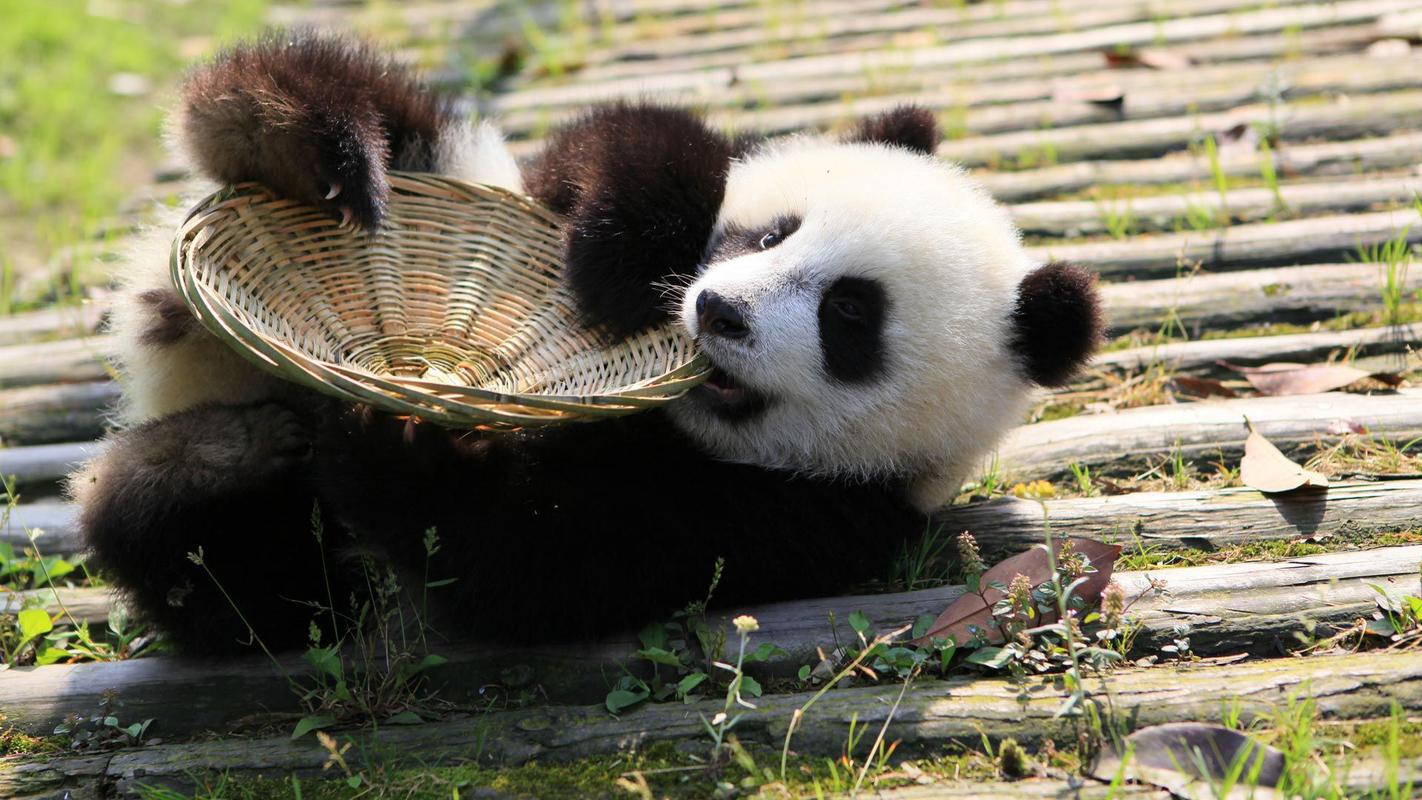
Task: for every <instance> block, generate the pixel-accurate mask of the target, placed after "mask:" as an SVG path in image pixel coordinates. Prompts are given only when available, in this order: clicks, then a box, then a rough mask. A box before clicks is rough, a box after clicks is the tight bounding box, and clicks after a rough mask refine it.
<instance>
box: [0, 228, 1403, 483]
mask: <svg viewBox="0 0 1422 800" xmlns="http://www.w3.org/2000/svg"><path fill="white" fill-rule="evenodd" d="M1264 227H1265V228H1269V229H1274V228H1277V227H1278V226H1275V225H1269V226H1264ZM1417 230H1418V231H1419V235H1422V226H1418V228H1417ZM1126 249H1127V251H1129V248H1126ZM1049 251H1050V254H1051V255H1054V256H1058V255H1060V253H1059V252H1058V249H1057V248H1050V249H1049ZM1044 255H1045V253H1044ZM1109 257H1111V256H1110V255H1109V254H1108V256H1107V258H1109ZM1108 266H1111V265H1110V264H1108ZM1379 285H1380V278H1379V275H1378V268H1377V267H1376V266H1375V265H1370V264H1361V263H1352V264H1334V265H1316V266H1306V267H1288V268H1278V269H1263V270H1249V271H1240V272H1230V273H1223V274H1206V275H1196V276H1191V277H1186V278H1170V279H1164V280H1157V281H1131V282H1125V283H1115V284H1107V285H1104V286H1102V295H1103V298H1104V300H1105V303H1106V308H1107V320H1108V325H1109V328H1110V330H1111V331H1112V332H1113V333H1121V332H1125V331H1129V330H1132V329H1135V328H1140V327H1147V328H1153V327H1156V326H1158V325H1159V324H1160V323H1161V321H1162V320H1164V319H1165V318H1166V317H1167V316H1168V315H1174V317H1175V318H1177V319H1179V320H1181V321H1182V322H1183V323H1184V324H1185V325H1186V326H1187V328H1188V329H1190V330H1191V331H1192V332H1193V333H1194V334H1196V335H1198V333H1199V332H1200V331H1202V330H1206V329H1213V328H1230V327H1237V326H1240V325H1246V324H1252V323H1259V322H1300V323H1307V322H1312V321H1314V320H1319V319H1326V318H1329V317H1332V316H1336V315H1337V314H1338V313H1341V312H1345V311H1355V310H1362V309H1374V308H1379V307H1381V305H1382V299H1381V295H1380V291H1379ZM1406 288H1407V291H1414V290H1416V289H1419V288H1422V272H1419V271H1418V270H1413V271H1411V272H1410V273H1409V274H1408V275H1407V277H1406ZM1220 346H1224V345H1223V344H1221V345H1220ZM100 387H107V388H100ZM15 392H16V393H18V394H19V397H20V398H21V399H25V398H29V400H30V403H28V404H21V405H17V406H15V407H12V408H9V407H5V406H0V434H3V433H6V432H10V433H11V435H14V434H15V433H19V434H20V435H19V436H17V439H18V440H19V441H27V440H28V441H45V440H49V441H55V440H61V439H76V438H85V437H86V435H87V436H88V437H93V436H97V435H98V434H99V433H101V432H102V430H103V424H102V420H101V419H100V416H99V415H100V413H101V412H102V411H103V410H104V409H105V408H106V407H107V406H108V405H109V404H111V403H112V402H113V400H114V399H116V393H117V390H116V388H114V387H113V386H112V385H109V384H79V385H76V386H75V387H70V388H68V389H65V388H40V387H36V388H33V389H24V390H15ZM73 392H77V393H78V395H79V396H78V398H77V400H75V401H74V404H73V406H70V407H69V409H68V410H66V409H65V406H64V405H63V403H61V402H60V401H59V400H56V399H55V398H56V396H58V397H59V398H60V399H63V398H66V397H71V394H70V393H73ZM8 394H10V393H7V392H0V399H3V397H4V396H6V395H8ZM86 397H87V398H89V399H88V400H87V401H86V400H85V398H86ZM36 431H38V433H39V434H40V436H38V437H37V436H36ZM46 431H48V432H46ZM6 452H7V451H3V450H0V471H4V470H11V471H15V470H13V468H11V467H7V455H6ZM10 452H12V453H14V455H15V456H20V454H19V452H18V450H12V451H10ZM74 455H75V456H76V457H77V456H79V455H80V454H79V453H75V454H74ZM20 457H23V456H20ZM53 477H57V476H53ZM37 479H44V478H37Z"/></svg>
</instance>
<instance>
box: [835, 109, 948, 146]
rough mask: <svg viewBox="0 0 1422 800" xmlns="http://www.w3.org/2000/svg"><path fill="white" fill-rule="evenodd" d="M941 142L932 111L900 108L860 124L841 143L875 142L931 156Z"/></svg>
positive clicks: (869, 118)
mask: <svg viewBox="0 0 1422 800" xmlns="http://www.w3.org/2000/svg"><path fill="white" fill-rule="evenodd" d="M942 138H943V137H942V136H941V135H939V133H938V120H937V119H935V118H934V116H933V112H932V111H929V110H928V109H926V108H923V107H922V106H915V105H902V106H899V107H898V108H895V109H893V110H892V111H886V112H884V113H883V114H877V115H875V116H872V117H866V118H865V119H862V120H860V121H859V124H858V125H855V126H854V129H853V130H852V131H851V132H850V133H849V134H848V135H847V136H845V138H844V140H845V141H847V142H877V143H879V144H888V145H894V146H895V147H904V148H907V149H909V150H913V151H915V152H918V153H923V154H924V155H933V153H934V152H935V151H936V150H937V149H938V142H939V141H940V140H941V139H942Z"/></svg>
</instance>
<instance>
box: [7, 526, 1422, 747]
mask: <svg viewBox="0 0 1422 800" xmlns="http://www.w3.org/2000/svg"><path fill="white" fill-rule="evenodd" d="M1033 536H1034V537H1035V538H1036V539H1040V538H1041V535H1040V525H1039V528H1038V531H1037V532H1036V533H1035V534H1033ZM981 540H982V541H983V542H984V543H985V544H986V543H988V542H989V538H988V535H987V534H985V533H984V534H981ZM1025 546H1031V543H1030V542H1028V543H1026V545H1025ZM1419 559H1422V546H1415V547H1395V548H1385V549H1380V550H1371V551H1366V552H1341V553H1328V554H1322V555H1316V556H1306V557H1302V558H1294V559H1290V560H1288V561H1285V562H1276V563H1253V564H1230V565H1218V566H1206V567H1189V568H1182V569H1171V570H1157V571H1154V572H1152V573H1129V572H1123V573H1120V574H1119V575H1118V576H1117V578H1116V580H1117V582H1118V583H1120V584H1121V585H1122V587H1123V589H1125V591H1126V593H1127V596H1128V597H1130V598H1136V597H1138V596H1140V595H1142V594H1144V593H1145V590H1146V588H1147V587H1148V585H1149V582H1150V579H1151V577H1158V578H1164V579H1165V580H1167V581H1168V582H1169V590H1170V593H1169V595H1167V596H1149V597H1145V598H1143V599H1141V600H1139V601H1138V602H1137V603H1136V604H1135V606H1133V613H1134V614H1135V615H1136V616H1137V618H1138V620H1139V622H1140V625H1141V632H1140V634H1139V637H1138V641H1139V642H1141V643H1142V645H1143V646H1144V647H1146V648H1150V649H1148V650H1142V651H1141V652H1142V653H1144V652H1151V651H1152V650H1153V648H1154V647H1155V646H1156V644H1158V643H1162V642H1165V641H1168V639H1169V638H1171V637H1172V636H1174V635H1175V634H1174V629H1175V627H1176V626H1177V625H1179V624H1189V625H1191V626H1192V628H1193V631H1192V633H1191V643H1192V647H1193V649H1194V650H1195V652H1197V653H1199V654H1203V655H1210V654H1218V653H1236V652H1249V653H1255V654H1273V653H1275V652H1277V651H1278V648H1279V647H1280V646H1281V643H1282V644H1288V643H1289V642H1290V640H1291V637H1292V634H1293V633H1294V632H1302V631H1304V630H1306V629H1307V626H1309V625H1310V623H1312V624H1313V625H1316V626H1318V629H1319V630H1320V631H1324V632H1326V631H1328V630H1329V629H1330V628H1331V627H1342V626H1345V625H1347V624H1348V623H1350V622H1351V621H1352V620H1353V619H1354V618H1356V617H1357V616H1359V615H1360V614H1363V613H1365V612H1366V611H1368V610H1370V609H1371V608H1372V597H1373V596H1374V595H1373V593H1372V590H1371V589H1370V588H1369V586H1368V584H1370V583H1377V582H1389V581H1391V582H1394V583H1399V582H1405V581H1409V580H1415V577H1416V573H1417V564H1418V560H1419ZM963 591H964V589H963V587H961V586H944V587H941V588H937V589H927V590H922V591H916V592H905V593H900V594H887V595H866V596H858V597H841V598H825V599H817V600H802V601H794V602H786V603H776V604H771V605H764V606H758V607H753V608H745V609H736V610H729V611H721V612H716V613H715V614H713V616H712V618H711V620H710V623H711V624H712V625H713V627H720V628H724V629H727V630H730V629H731V627H732V626H731V620H732V619H733V618H734V617H736V616H738V615H740V614H750V615H752V616H754V617H756V619H757V620H758V621H759V623H760V632H759V633H758V634H757V638H758V640H759V641H766V642H773V643H775V644H776V645H777V646H779V647H781V648H782V649H784V650H785V651H786V655H785V656H782V657H778V658H776V659H773V660H772V661H771V662H770V663H769V665H768V666H767V667H765V668H763V669H762V670H761V671H760V672H758V673H757V674H760V675H762V676H764V675H778V676H786V677H788V676H791V675H794V674H795V672H796V671H797V670H798V668H799V667H800V665H802V664H807V663H808V664H813V663H816V662H817V661H818V655H817V653H818V651H819V650H821V649H823V650H825V651H826V652H828V651H829V650H832V649H833V648H834V647H835V646H836V641H839V642H843V641H853V640H854V637H855V634H854V632H853V630H852V629H850V628H849V627H848V624H847V623H846V622H845V620H846V619H847V618H848V617H849V615H850V614H851V613H853V612H855V611H860V612H863V613H864V614H865V615H867V616H868V617H869V618H870V619H871V620H872V621H874V623H875V624H876V625H878V626H879V627H880V629H882V630H890V629H893V628H896V627H899V626H900V625H902V624H906V623H909V622H912V621H913V620H914V619H916V618H917V617H919V616H921V615H924V614H930V615H935V614H937V613H939V612H940V611H942V610H943V609H944V608H946V607H947V606H948V604H949V603H951V602H952V601H953V600H955V599H956V598H958V597H959V596H961V595H962V594H963ZM831 617H833V618H834V619H835V620H837V622H836V623H835V624H832V623H831V622H830V619H831ZM638 647H639V645H638V643H637V640H636V637H635V636H632V635H626V636H620V637H611V638H609V639H608V640H605V641H602V642H595V643H587V644H576V643H574V644H562V645H556V644H553V645H532V646H526V647H522V648H510V647H504V646H498V645H477V644H463V645H453V646H451V647H449V648H440V651H439V652H440V654H441V655H443V656H445V657H447V658H448V659H449V663H448V664H446V665H445V666H444V667H442V668H441V669H440V671H439V672H438V673H437V676H436V680H437V683H436V685H439V686H441V687H442V688H441V690H440V696H441V697H442V698H443V699H445V700H448V701H451V702H456V703H462V702H476V701H477V700H478V698H479V697H480V692H481V691H482V690H484V689H485V688H487V687H488V686H489V685H492V684H500V683H502V682H504V681H505V676H506V675H509V674H513V673H515V672H519V673H523V674H524V675H526V676H529V675H531V676H532V677H526V678H525V680H527V681H528V682H529V685H532V684H537V685H538V686H539V687H540V689H541V691H543V692H545V693H546V694H547V695H548V696H549V697H550V698H551V699H552V700H553V701H555V702H595V701H597V700H599V699H601V698H602V697H603V695H605V694H606V692H607V690H608V683H609V682H610V679H609V678H608V676H616V675H619V674H621V671H622V669H623V668H624V667H626V666H631V667H633V668H636V667H638V666H642V667H645V664H641V665H638V664H634V663H632V662H631V658H630V657H631V654H632V653H633V652H634V651H635V650H636V649H637V648H638ZM282 668H283V669H285V670H286V671H288V672H290V673H291V674H294V675H301V674H304V670H305V669H306V666H305V665H304V662H302V661H301V660H300V659H297V658H288V659H284V660H283V664H282ZM105 688H112V689H116V690H118V691H119V693H120V695H121V697H122V698H123V700H124V706H125V709H126V710H127V712H128V713H130V714H134V715H137V716H141V717H153V718H155V719H161V720H164V723H163V724H164V726H165V730H166V731H167V733H166V735H174V734H180V735H182V734H187V733H191V732H194V731H198V730H202V729H204V728H208V727H221V726H223V725H226V724H228V723H230V722H231V721H232V720H235V719H238V718H240V717H242V716H245V715H247V714H251V713H253V712H254V711H256V710H258V708H259V707H265V708H266V709H268V710H273V711H285V710H292V709H294V708H295V707H296V696H295V695H294V694H290V693H289V686H288V682H287V678H286V677H284V676H283V675H282V674H281V672H280V671H279V670H277V669H276V668H275V667H274V666H273V665H272V663H271V662H269V661H267V660H265V659H262V658H256V657H253V658H242V659H230V660H224V661H222V662H204V661H194V660H189V659H182V658H177V657H168V656H160V657H154V658H145V659H138V660H134V661H127V662H114V663H109V664H74V665H64V666H50V667H41V668H32V669H27V670H19V671H12V672H11V673H10V676H9V679H8V680H7V681H6V682H4V683H3V684H0V707H3V708H5V709H6V714H7V716H8V718H9V722H10V723H11V724H13V725H16V726H17V727H20V728H21V729H23V730H28V731H42V730H46V729H47V728H46V726H53V725H54V724H57V722H58V720H60V719H62V718H63V716H64V715H65V714H67V713H71V712H74V711H79V710H82V709H83V708H85V707H86V704H91V703H92V702H93V699H94V697H93V695H94V693H95V692H97V691H102V690H103V689H105ZM284 692H287V693H286V694H284ZM264 704H265V705H264Z"/></svg>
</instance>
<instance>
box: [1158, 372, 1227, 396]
mask: <svg viewBox="0 0 1422 800" xmlns="http://www.w3.org/2000/svg"><path fill="white" fill-rule="evenodd" d="M1170 382H1171V384H1173V385H1174V386H1175V388H1176V389H1177V390H1179V391H1180V392H1182V393H1184V394H1188V395H1192V396H1194V397H1239V393H1238V392H1236V391H1235V390H1233V389H1231V388H1229V387H1228V386H1225V385H1224V384H1223V383H1220V382H1219V381H1217V380H1215V379H1214V378H1196V377H1194V376H1191V375H1176V376H1175V377H1174V378H1171V379H1170Z"/></svg>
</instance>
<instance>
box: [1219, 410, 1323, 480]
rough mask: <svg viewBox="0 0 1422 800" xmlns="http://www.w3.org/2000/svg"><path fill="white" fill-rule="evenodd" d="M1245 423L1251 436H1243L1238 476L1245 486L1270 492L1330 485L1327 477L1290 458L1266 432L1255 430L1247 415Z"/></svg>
mask: <svg viewBox="0 0 1422 800" xmlns="http://www.w3.org/2000/svg"><path fill="white" fill-rule="evenodd" d="M1244 424H1245V425H1247V426H1248V427H1249V438H1247V439H1245V440H1244V460H1243V461H1241V462H1240V464H1239V479H1240V481H1241V482H1242V483H1243V484H1244V485H1245V486H1248V487H1249V488H1251V489H1258V490H1259V491H1261V492H1270V493H1279V492H1292V491H1294V490H1296V489H1302V488H1304V487H1311V488H1315V489H1327V488H1328V479H1327V478H1325V477H1323V476H1322V475H1320V474H1319V473H1317V472H1314V471H1313V470H1308V469H1304V468H1303V467H1301V466H1299V465H1298V464H1295V463H1294V462H1292V461H1290V460H1289V458H1288V456H1285V455H1284V454H1283V453H1281V452H1279V448H1277V447H1275V446H1274V445H1273V443H1271V442H1270V441H1269V440H1268V439H1265V438H1264V436H1263V434H1261V433H1259V431H1256V430H1254V425H1253V424H1251V423H1250V422H1249V420H1248V419H1247V418H1246V419H1245V420H1244Z"/></svg>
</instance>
